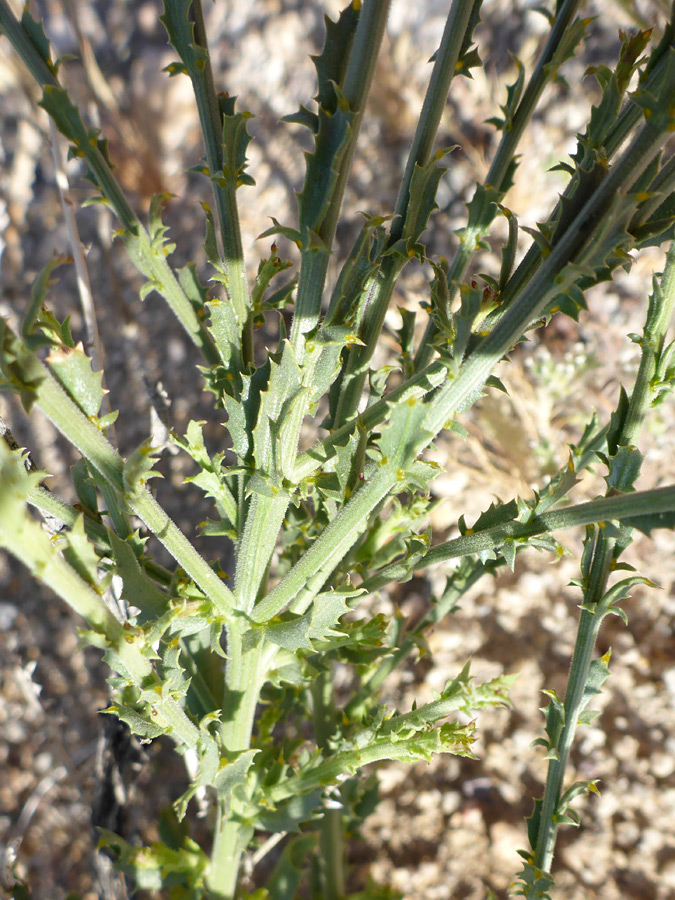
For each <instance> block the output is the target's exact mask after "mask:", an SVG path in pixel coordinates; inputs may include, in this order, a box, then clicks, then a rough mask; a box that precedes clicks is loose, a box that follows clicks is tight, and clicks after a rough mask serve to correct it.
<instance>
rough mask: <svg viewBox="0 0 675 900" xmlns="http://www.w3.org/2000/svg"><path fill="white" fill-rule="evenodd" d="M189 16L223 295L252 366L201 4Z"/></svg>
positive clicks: (235, 218) (244, 287) (234, 212)
mask: <svg viewBox="0 0 675 900" xmlns="http://www.w3.org/2000/svg"><path fill="white" fill-rule="evenodd" d="M190 13H191V15H192V17H193V20H194V37H195V43H196V44H197V46H199V47H202V48H203V49H204V50H205V51H206V60H205V63H204V66H203V67H202V68H195V69H194V73H193V70H192V69H191V70H190V77H191V79H192V84H193V87H194V92H195V99H196V101H197V110H198V112H199V121H200V124H201V129H202V135H203V137H204V145H205V148H206V161H207V163H208V167H209V170H210V172H211V182H212V185H213V192H214V199H215V203H216V212H217V215H218V222H219V225H220V236H221V240H222V243H223V251H224V259H223V263H224V267H225V272H226V275H227V292H228V295H229V296H230V299H231V300H232V303H233V304H234V309H235V312H236V314H237V318H238V320H239V322H240V326H241V328H242V356H243V360H244V365H248V364H249V363H252V362H253V345H252V340H253V330H252V329H253V321H252V317H251V300H250V296H249V291H248V284H247V281H246V263H245V260H244V251H243V246H242V241H241V226H240V224H239V208H238V204H237V195H236V191H237V186H236V184H234V183H233V181H232V180H231V179H226V182H227V183H226V185H223V184H221V183H220V182H219V181H218V179H217V178H216V175H217V173H219V172H221V171H222V168H223V120H222V115H221V112H220V108H219V106H218V98H217V96H216V88H215V84H214V80H213V71H212V68H211V59H210V54H209V50H208V41H207V36H206V28H205V25H204V14H203V11H202V4H201V0H192V4H191V6H190Z"/></svg>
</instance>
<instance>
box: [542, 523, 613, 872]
mask: <svg viewBox="0 0 675 900" xmlns="http://www.w3.org/2000/svg"><path fill="white" fill-rule="evenodd" d="M613 550H614V541H613V540H612V539H605V537H604V534H603V532H602V529H598V531H597V534H596V545H595V551H594V555H593V560H592V563H591V571H590V576H589V582H590V586H589V590H588V592H586V593H585V596H584V605H586V604H587V603H588V604H597V603H598V601H599V600H600V598H601V597H602V595H603V594H604V592H605V588H606V584H607V576H608V575H609V571H610V566H611V563H612V557H613ZM602 619H603V616H602V615H598V614H596V613H594V612H591V611H590V610H588V609H582V610H581V617H580V619H579V628H578V631H577V639H576V643H575V646H574V653H573V655H572V663H571V665H570V674H569V680H568V682H567V690H566V691H565V704H564V710H565V712H564V724H563V729H562V733H561V735H560V740H559V742H558V744H557V745H556V750H557V757H558V758H557V759H551V760H550V762H549V766H548V772H547V776H546V787H545V789H544V797H543V799H542V806H541V814H540V824H539V833H538V836H537V844H536V848H535V853H534V865H535V866H536V867H537V868H539V869H542V870H543V871H544V872H549V871H550V868H551V862H552V859H553V851H554V849H555V839H556V834H557V830H558V824H557V817H556V811H557V808H558V804H559V802H560V797H561V795H562V788H563V781H564V777H565V769H566V768H567V763H568V760H569V755H570V751H571V749H572V744H573V743H574V737H575V735H576V729H577V725H578V721H579V715H580V713H581V711H582V709H583V706H584V690H585V688H586V682H587V681H588V674H589V672H590V668H591V662H592V660H593V652H594V650H595V642H596V640H597V636H598V631H599V630H600V625H601V624H602Z"/></svg>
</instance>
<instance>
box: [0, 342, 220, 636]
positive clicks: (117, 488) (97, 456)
mask: <svg viewBox="0 0 675 900" xmlns="http://www.w3.org/2000/svg"><path fill="white" fill-rule="evenodd" d="M4 327H5V333H6V340H9V341H10V342H11V344H10V346H12V347H13V348H14V352H15V353H16V359H15V361H14V363H13V366H14V370H13V374H14V376H15V377H16V375H17V370H18V372H20V375H21V378H22V379H23V383H24V384H30V385H31V387H32V389H33V390H34V398H35V403H36V405H37V406H38V407H39V408H40V409H41V410H42V412H43V413H44V414H45V415H46V416H47V418H48V419H49V420H50V422H52V424H53V425H54V426H55V427H56V428H57V430H58V431H59V432H60V433H61V434H62V435H63V436H64V437H65V438H66V439H67V440H68V441H69V442H70V443H71V444H72V445H73V446H74V447H76V448H77V449H78V450H79V451H80V453H81V454H82V456H84V458H85V459H86V460H87V461H88V462H89V463H90V464H91V466H92V467H93V468H94V469H95V470H96V472H98V474H99V475H100V476H101V477H102V479H103V480H104V481H105V482H106V483H107V485H108V487H109V489H110V491H111V492H112V493H114V494H115V496H116V498H117V502H118V503H119V504H120V506H121V508H124V506H125V505H126V506H127V507H128V508H129V509H131V510H132V511H133V512H135V513H136V514H137V515H138V516H139V517H140V518H141V519H142V521H143V522H144V523H145V524H146V525H147V527H148V528H149V529H150V530H151V531H152V532H153V534H155V535H156V537H157V538H158V539H159V540H160V541H161V542H162V543H163V544H164V546H165V547H166V548H167V550H168V551H169V553H171V555H172V556H173V558H174V559H175V560H176V562H177V563H178V565H179V566H181V567H182V568H183V569H184V570H185V571H186V572H187V574H188V575H189V576H190V577H191V578H192V579H193V580H194V581H195V583H196V584H197V585H198V586H199V587H200V588H201V590H202V591H203V592H204V593H205V595H206V596H207V597H208V598H209V599H210V600H211V602H212V603H213V604H214V606H215V607H216V609H217V610H218V613H219V614H220V615H221V616H223V617H225V618H227V617H228V616H229V615H230V614H231V613H232V610H233V609H234V597H233V595H232V592H231V591H230V590H229V588H227V587H226V585H225V584H224V583H223V581H222V580H221V579H220V577H219V576H218V575H217V574H216V573H215V572H214V571H213V569H212V568H211V567H210V566H209V564H208V563H207V562H206V561H205V560H204V559H203V558H202V557H201V556H200V555H199V554H198V553H197V551H196V550H195V549H194V547H193V546H192V544H190V542H189V541H188V539H187V538H186V537H185V535H184V534H183V533H182V532H181V531H180V529H179V528H178V527H177V525H176V524H175V523H174V522H173V521H172V520H171V518H170V517H169V516H168V515H167V513H166V512H165V511H164V510H163V509H162V508H161V506H160V505H159V504H158V503H157V501H156V500H155V499H154V498H153V497H152V496H151V495H150V493H149V492H148V491H147V490H145V489H143V488H140V489H137V488H135V487H134V489H132V490H129V489H128V487H127V485H126V484H125V478H124V461H123V460H122V458H121V457H120V456H119V455H118V453H117V451H116V450H115V448H114V447H113V446H112V445H111V444H110V443H109V442H108V441H107V440H106V438H105V437H104V435H103V433H102V432H101V431H99V430H98V428H97V427H96V425H94V424H93V423H92V422H91V421H90V420H89V419H88V418H87V417H86V416H85V415H84V413H83V412H82V411H81V410H80V408H79V407H78V406H77V405H76V404H75V403H74V402H73V400H72V399H71V398H70V397H69V396H68V394H66V392H65V391H64V390H63V388H62V387H61V385H60V384H58V382H57V381H56V379H55V378H54V377H53V375H52V374H51V372H50V371H49V369H48V368H47V367H46V366H45V365H44V363H42V362H41V361H40V360H39V359H38V358H37V356H35V355H34V354H32V353H31V352H30V351H28V350H26V348H25V347H24V346H23V345H21V344H20V343H19V341H18V339H16V338H15V337H14V336H13V335H12V333H11V332H10V331H9V329H8V328H7V327H6V326H4Z"/></svg>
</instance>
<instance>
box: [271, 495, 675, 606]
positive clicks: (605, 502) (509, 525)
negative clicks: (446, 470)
mask: <svg viewBox="0 0 675 900" xmlns="http://www.w3.org/2000/svg"><path fill="white" fill-rule="evenodd" d="M673 511H675V485H669V486H668V487H662V488H655V489H654V490H652V491H635V492H632V493H627V494H616V495H614V496H611V497H602V498H601V499H599V500H590V501H589V502H588V503H579V504H578V505H576V506H568V507H565V508H564V509H558V510H555V511H554V512H547V513H542V514H541V515H538V516H534V517H533V518H532V519H531V520H530V521H529V522H527V523H522V522H517V521H515V520H512V521H511V522H505V523H504V524H502V525H495V526H494V528H486V529H485V530H484V531H478V532H476V533H475V534H471V533H469V532H467V533H466V534H464V535H462V537H458V538H454V539H453V540H451V541H444V542H443V543H442V544H437V545H436V546H435V547H432V548H431V550H429V552H428V553H425V555H424V556H422V557H421V558H420V559H416V560H415V564H414V571H417V570H418V569H425V568H427V567H428V566H433V565H437V564H438V563H441V562H447V561H448V560H450V559H457V558H458V557H461V556H469V555H470V554H472V553H481V552H484V551H488V550H494V549H496V548H498V547H500V546H502V545H503V544H504V543H505V542H506V541H526V540H527V538H528V537H533V536H535V535H537V534H547V533H549V532H552V531H560V530H561V529H563V528H574V527H578V526H580V525H593V524H596V523H599V522H611V521H624V520H629V519H631V518H632V517H634V516H640V515H643V514H644V513H645V512H649V513H652V514H654V515H656V514H657V513H665V512H673ZM289 574H290V573H289ZM409 575H410V567H409V564H407V562H406V560H405V559H403V560H400V561H398V562H394V563H392V564H391V565H389V566H387V567H386V568H384V569H382V570H381V571H380V572H377V573H376V574H375V575H373V576H372V577H371V578H368V579H366V581H364V582H363V585H362V587H363V588H365V590H367V591H368V592H370V593H372V592H373V591H377V590H379V589H380V588H382V587H384V586H385V585H386V584H389V583H390V582H391V581H401V580H402V579H404V578H406V577H407V576H409Z"/></svg>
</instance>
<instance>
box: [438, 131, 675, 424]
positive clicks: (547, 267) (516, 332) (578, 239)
mask: <svg viewBox="0 0 675 900" xmlns="http://www.w3.org/2000/svg"><path fill="white" fill-rule="evenodd" d="M667 127H668V125H667V123H666V122H665V120H664V119H663V118H660V120H659V121H658V122H655V121H654V120H653V119H648V120H647V122H646V124H645V125H644V126H643V128H642V129H641V131H640V132H639V133H638V135H637V136H636V137H635V139H634V140H633V142H632V143H631V145H630V146H629V147H628V148H627V149H626V151H625V152H624V154H623V155H622V157H621V158H620V159H619V160H617V162H616V163H615V164H614V166H613V167H612V168H611V170H610V172H609V174H608V175H607V177H606V178H605V179H604V181H602V182H601V183H600V185H599V187H598V188H597V190H596V191H595V192H594V193H593V194H592V195H591V197H590V198H589V200H588V201H587V203H586V204H585V205H584V207H583V209H582V210H581V211H580V212H579V214H578V215H577V216H576V218H575V219H574V222H573V223H572V225H571V226H570V228H569V229H568V230H567V231H566V232H565V234H564V235H563V236H562V237H561V239H560V241H559V243H557V244H556V245H555V247H554V248H553V250H552V251H551V254H550V256H549V257H548V258H547V259H546V260H545V261H544V263H543V264H542V266H541V267H540V268H539V270H538V272H537V273H536V275H535V276H534V277H533V278H532V281H531V282H530V283H529V285H528V286H527V287H526V288H525V290H524V291H523V293H522V294H521V295H520V296H519V297H518V299H517V300H515V301H514V302H513V304H512V305H511V306H510V307H509V308H508V309H507V311H506V313H505V314H504V318H503V319H502V321H501V325H500V328H498V329H496V330H494V331H492V332H490V334H488V335H486V336H485V337H484V338H483V339H482V340H480V341H479V342H478V344H477V345H476V347H475V349H474V351H473V353H472V354H471V355H470V356H469V357H468V358H467V359H466V361H465V362H464V363H463V365H462V367H461V369H460V371H459V373H458V375H457V376H456V377H455V378H454V379H452V380H451V381H450V382H449V383H448V384H447V385H446V386H445V387H442V388H441V389H440V391H439V392H438V394H437V395H436V396H435V397H434V399H433V400H432V401H431V403H430V412H429V415H428V417H427V421H426V422H425V425H424V427H425V428H426V430H428V431H430V432H432V433H433V434H437V433H438V432H439V431H440V430H441V429H442V428H443V427H444V426H445V424H446V423H447V422H449V421H450V420H451V419H452V417H453V416H454V415H455V414H456V412H457V411H458V409H460V408H461V406H462V404H463V403H464V402H465V401H466V400H468V399H469V398H470V397H471V395H472V394H473V393H474V391H476V390H478V389H479V388H480V387H481V386H482V385H483V384H484V382H485V379H486V378H487V377H488V375H489V374H490V372H491V371H492V370H493V369H494V367H495V366H496V364H497V363H498V362H499V360H500V359H501V358H502V357H503V356H504V354H506V353H508V352H509V350H510V349H511V347H512V346H513V343H514V342H515V341H517V340H518V339H519V338H520V337H521V336H522V335H523V334H524V333H525V331H526V330H527V328H528V327H529V326H530V325H531V324H532V323H533V322H534V321H536V320H537V319H538V317H539V316H541V314H542V313H543V311H544V310H545V309H546V306H547V304H548V303H549V302H550V300H551V299H552V298H553V297H554V296H556V295H557V294H559V293H561V292H562V291H564V290H565V289H566V288H567V287H568V286H569V284H571V283H572V282H573V281H574V279H575V277H576V274H575V273H574V272H570V273H569V276H568V278H569V284H568V283H567V278H566V277H565V271H564V269H565V267H566V265H567V264H568V263H569V262H571V261H572V260H574V259H575V258H576V257H578V256H579V255H580V254H581V251H582V250H583V249H584V248H585V247H588V245H589V243H590V244H592V240H593V236H594V234H595V233H596V231H597V229H598V228H600V227H601V226H602V224H603V219H604V218H605V217H606V216H607V214H608V211H609V210H610V208H611V205H612V203H613V201H614V200H615V198H616V197H617V196H622V195H625V194H627V193H628V191H629V190H630V186H631V185H632V184H633V183H634V182H635V180H636V179H637V178H638V177H639V175H640V174H641V173H642V172H643V171H644V169H645V168H646V167H647V166H648V165H649V163H650V162H651V161H652V159H653V158H654V156H655V155H656V154H657V153H658V152H659V151H660V148H661V146H662V145H663V144H664V143H665V141H666V139H667V137H668V136H669V135H668V132H667ZM591 252H592V247H591Z"/></svg>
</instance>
